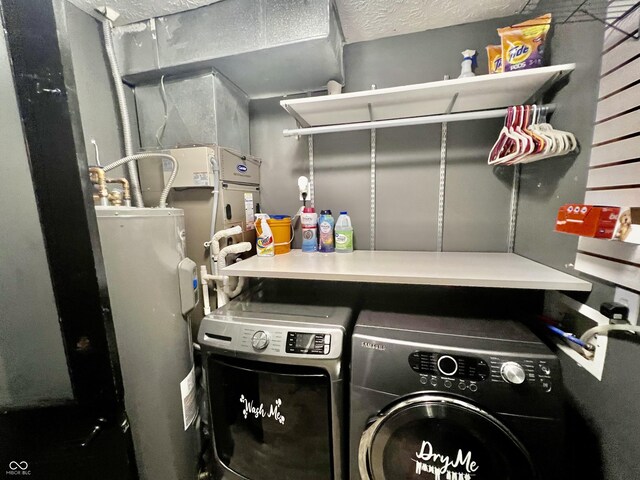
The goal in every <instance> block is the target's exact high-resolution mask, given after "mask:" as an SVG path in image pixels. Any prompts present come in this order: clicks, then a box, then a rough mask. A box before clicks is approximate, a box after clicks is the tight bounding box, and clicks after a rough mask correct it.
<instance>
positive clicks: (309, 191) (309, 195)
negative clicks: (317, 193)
mask: <svg viewBox="0 0 640 480" xmlns="http://www.w3.org/2000/svg"><path fill="white" fill-rule="evenodd" d="M306 192H307V202H308V201H309V199H310V198H311V185H310V184H308V183H307V190H306ZM300 201H302V191H301V192H300ZM309 205H311V204H309Z"/></svg>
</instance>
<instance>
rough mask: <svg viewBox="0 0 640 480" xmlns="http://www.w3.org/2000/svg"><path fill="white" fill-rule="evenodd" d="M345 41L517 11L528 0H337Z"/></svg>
mask: <svg viewBox="0 0 640 480" xmlns="http://www.w3.org/2000/svg"><path fill="white" fill-rule="evenodd" d="M336 2H337V5H338V11H339V13H340V21H341V22H342V29H343V31H344V35H345V39H346V41H347V43H353V42H361V41H364V40H373V39H376V38H382V37H390V36H393V35H400V34H404V33H412V32H418V31H422V30H429V29H432V28H440V27H447V26H449V25H459V24H462V23H469V22H477V21H480V20H487V19H489V18H496V17H505V16H507V15H512V14H514V13H518V12H520V11H521V10H522V8H523V7H524V6H525V5H526V4H527V0H336Z"/></svg>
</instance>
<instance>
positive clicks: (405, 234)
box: [250, 18, 513, 251]
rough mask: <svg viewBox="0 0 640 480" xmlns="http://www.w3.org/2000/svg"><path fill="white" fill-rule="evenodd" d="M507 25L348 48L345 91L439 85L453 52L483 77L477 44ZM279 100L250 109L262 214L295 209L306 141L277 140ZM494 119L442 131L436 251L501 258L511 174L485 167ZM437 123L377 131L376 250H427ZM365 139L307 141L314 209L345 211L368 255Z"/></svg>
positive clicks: (433, 219) (431, 239)
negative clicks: (441, 215)
mask: <svg viewBox="0 0 640 480" xmlns="http://www.w3.org/2000/svg"><path fill="white" fill-rule="evenodd" d="M512 21H513V19H512V18H506V19H496V20H491V21H487V22H480V23H475V24H470V25H462V26H457V27H449V28H446V29H439V30H430V31H426V32H420V33H415V34H410V35H403V36H398V37H391V38H385V39H381V40H376V41H371V42H362V43H356V44H352V45H347V46H346V47H345V51H344V59H345V75H346V86H345V91H357V90H364V89H369V88H370V86H371V84H375V85H376V86H377V87H378V88H384V87H391V86H396V85H405V84H411V83H421V82H429V81H436V80H442V79H443V77H444V75H449V76H450V77H451V78H455V77H457V76H458V75H459V74H460V62H461V61H462V56H461V54H460V52H462V51H463V50H464V49H466V48H475V49H476V50H478V52H479V68H478V70H477V73H479V74H484V73H486V72H487V66H486V63H487V61H486V52H485V50H484V47H485V46H486V45H488V44H490V43H494V42H496V40H497V38H498V37H497V33H496V28H498V27H502V26H505V25H509V24H511V23H512ZM278 101H279V99H278V98H274V99H268V100H254V101H252V102H251V105H250V106H251V150H252V153H253V154H254V155H258V156H261V157H262V158H263V159H264V164H263V170H262V179H263V191H264V194H263V207H264V209H265V210H266V211H268V212H272V213H288V214H293V213H295V212H296V211H297V209H298V206H299V202H298V200H297V187H296V180H297V177H298V176H300V175H306V174H307V172H308V168H307V161H308V160H307V158H308V157H307V139H306V137H304V138H301V139H299V140H298V139H295V138H292V137H289V138H285V137H283V136H282V129H284V128H294V127H295V122H294V121H293V120H292V119H291V118H290V117H289V116H288V114H287V113H286V112H285V111H284V110H283V109H282V108H280V107H279V106H278ZM501 125H502V122H501V121H500V120H489V121H475V122H465V123H464V124H461V123H460V124H451V125H449V132H448V154H447V158H448V164H447V177H446V182H447V189H446V196H445V231H444V249H445V250H449V251H474V250H475V251H506V249H507V234H508V224H509V207H510V204H509V202H510V193H511V175H512V173H511V172H512V170H511V168H508V167H506V168H505V167H498V168H495V169H491V168H487V166H486V156H487V152H488V151H489V149H490V147H491V145H492V144H493V142H494V141H495V138H496V136H497V133H498V131H499V129H500V127H501ZM440 134H441V128H440V126H439V125H427V126H421V127H407V128H395V129H394V128H390V129H384V130H378V132H377V202H376V203H377V217H376V221H377V228H376V249H378V250H434V249H435V247H436V236H437V210H438V182H439V163H440ZM369 145H370V134H369V132H353V133H340V134H327V135H319V136H316V137H315V138H314V154H315V174H316V181H315V184H316V189H315V194H316V203H315V205H316V209H320V208H331V209H332V210H333V212H334V214H336V213H338V212H339V211H340V210H348V211H349V213H350V215H351V218H352V221H353V223H354V229H355V239H356V240H355V241H356V248H358V249H367V248H369V244H370V242H369V231H370V230H369V161H370V150H369Z"/></svg>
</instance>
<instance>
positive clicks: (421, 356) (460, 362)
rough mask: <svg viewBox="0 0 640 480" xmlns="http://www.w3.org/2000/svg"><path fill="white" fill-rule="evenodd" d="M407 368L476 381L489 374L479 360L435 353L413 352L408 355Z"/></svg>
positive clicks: (486, 367)
mask: <svg viewBox="0 0 640 480" xmlns="http://www.w3.org/2000/svg"><path fill="white" fill-rule="evenodd" d="M409 366H410V367H411V368H412V369H413V371H414V372H417V373H422V374H428V375H442V376H444V377H452V378H462V379H466V380H476V381H478V380H485V379H487V378H488V377H489V375H490V373H491V370H490V368H489V365H488V364H487V362H485V361H484V360H482V359H481V358H477V357H467V356H463V355H448V354H443V353H436V352H424V351H421V352H413V353H412V354H411V355H409Z"/></svg>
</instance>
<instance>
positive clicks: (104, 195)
mask: <svg viewBox="0 0 640 480" xmlns="http://www.w3.org/2000/svg"><path fill="white" fill-rule="evenodd" d="M89 176H90V178H91V183H95V184H97V185H98V195H99V197H100V205H102V206H105V207H106V206H107V205H109V200H108V197H109V190H107V183H106V179H105V176H104V170H103V169H102V168H100V167H89Z"/></svg>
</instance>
